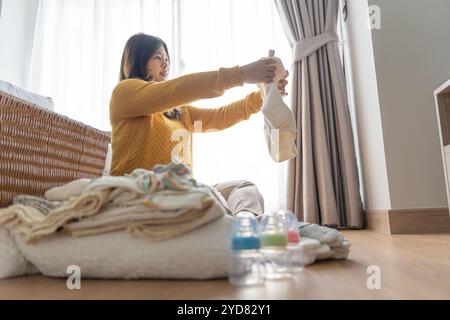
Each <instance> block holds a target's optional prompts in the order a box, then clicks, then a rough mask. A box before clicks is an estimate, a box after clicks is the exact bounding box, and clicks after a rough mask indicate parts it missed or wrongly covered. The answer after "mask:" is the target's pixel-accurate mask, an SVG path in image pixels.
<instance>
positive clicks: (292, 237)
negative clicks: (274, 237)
mask: <svg viewBox="0 0 450 320" xmlns="http://www.w3.org/2000/svg"><path fill="white" fill-rule="evenodd" d="M278 215H279V216H280V217H281V218H282V219H283V221H284V223H285V225H286V228H287V238H288V245H287V250H288V252H289V258H290V262H291V271H292V272H293V273H295V272H300V271H302V270H303V267H304V266H305V255H304V252H303V250H302V248H301V246H300V232H299V225H298V220H297V217H296V216H295V215H294V214H293V213H292V212H291V211H287V210H280V211H278Z"/></svg>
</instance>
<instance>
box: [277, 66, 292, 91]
mask: <svg viewBox="0 0 450 320" xmlns="http://www.w3.org/2000/svg"><path fill="white" fill-rule="evenodd" d="M287 77H289V71H287V70H286V72H285V75H284V77H283V78H282V79H281V80H280V81H278V91H280V93H281V95H282V96H283V97H285V96H287V95H288V94H287V92H286V86H287V84H288V81H287V80H286V79H287Z"/></svg>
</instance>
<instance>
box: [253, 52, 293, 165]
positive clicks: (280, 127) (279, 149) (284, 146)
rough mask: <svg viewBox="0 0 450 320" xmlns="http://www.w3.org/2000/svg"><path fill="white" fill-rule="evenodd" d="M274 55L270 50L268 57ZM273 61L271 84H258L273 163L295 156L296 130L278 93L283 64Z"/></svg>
mask: <svg viewBox="0 0 450 320" xmlns="http://www.w3.org/2000/svg"><path fill="white" fill-rule="evenodd" d="M274 53H275V52H274V51H273V50H270V53H269V56H270V57H271V58H273V56H274ZM274 59H275V60H276V61H277V71H276V75H275V78H274V81H273V83H269V84H260V85H259V88H260V89H261V96H262V99H263V105H262V113H263V115H264V133H265V138H266V142H267V147H268V149H269V153H270V156H271V157H272V159H273V160H274V161H276V162H283V161H286V160H289V159H292V158H294V157H295V156H296V155H297V147H296V145H295V140H296V136H297V128H296V125H295V118H294V115H293V114H292V112H291V110H290V109H289V107H288V106H287V105H286V103H284V101H283V98H282V97H281V94H280V92H279V91H278V81H279V80H281V79H282V78H283V76H284V74H285V69H284V66H283V63H282V62H281V60H280V59H279V58H274Z"/></svg>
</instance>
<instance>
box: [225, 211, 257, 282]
mask: <svg viewBox="0 0 450 320" xmlns="http://www.w3.org/2000/svg"><path fill="white" fill-rule="evenodd" d="M260 248H261V241H260V237H259V234H258V226H257V221H256V219H255V218H254V217H250V216H237V217H235V218H234V221H233V227H232V240H231V250H232V252H231V255H230V261H229V265H228V280H229V282H230V283H231V284H232V285H234V286H256V285H262V284H264V265H263V264H262V259H261V252H260Z"/></svg>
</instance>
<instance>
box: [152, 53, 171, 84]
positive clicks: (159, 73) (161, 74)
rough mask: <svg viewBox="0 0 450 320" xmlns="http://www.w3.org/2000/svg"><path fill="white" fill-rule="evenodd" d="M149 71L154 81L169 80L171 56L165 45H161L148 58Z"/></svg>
mask: <svg viewBox="0 0 450 320" xmlns="http://www.w3.org/2000/svg"><path fill="white" fill-rule="evenodd" d="M147 73H148V75H149V76H151V79H152V80H154V81H157V82H159V81H164V80H167V77H168V76H169V58H168V57H167V52H166V50H165V49H164V47H163V46H161V47H159V48H158V49H157V50H156V52H155V53H154V54H153V56H151V57H150V59H149V60H148V62H147Z"/></svg>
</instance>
